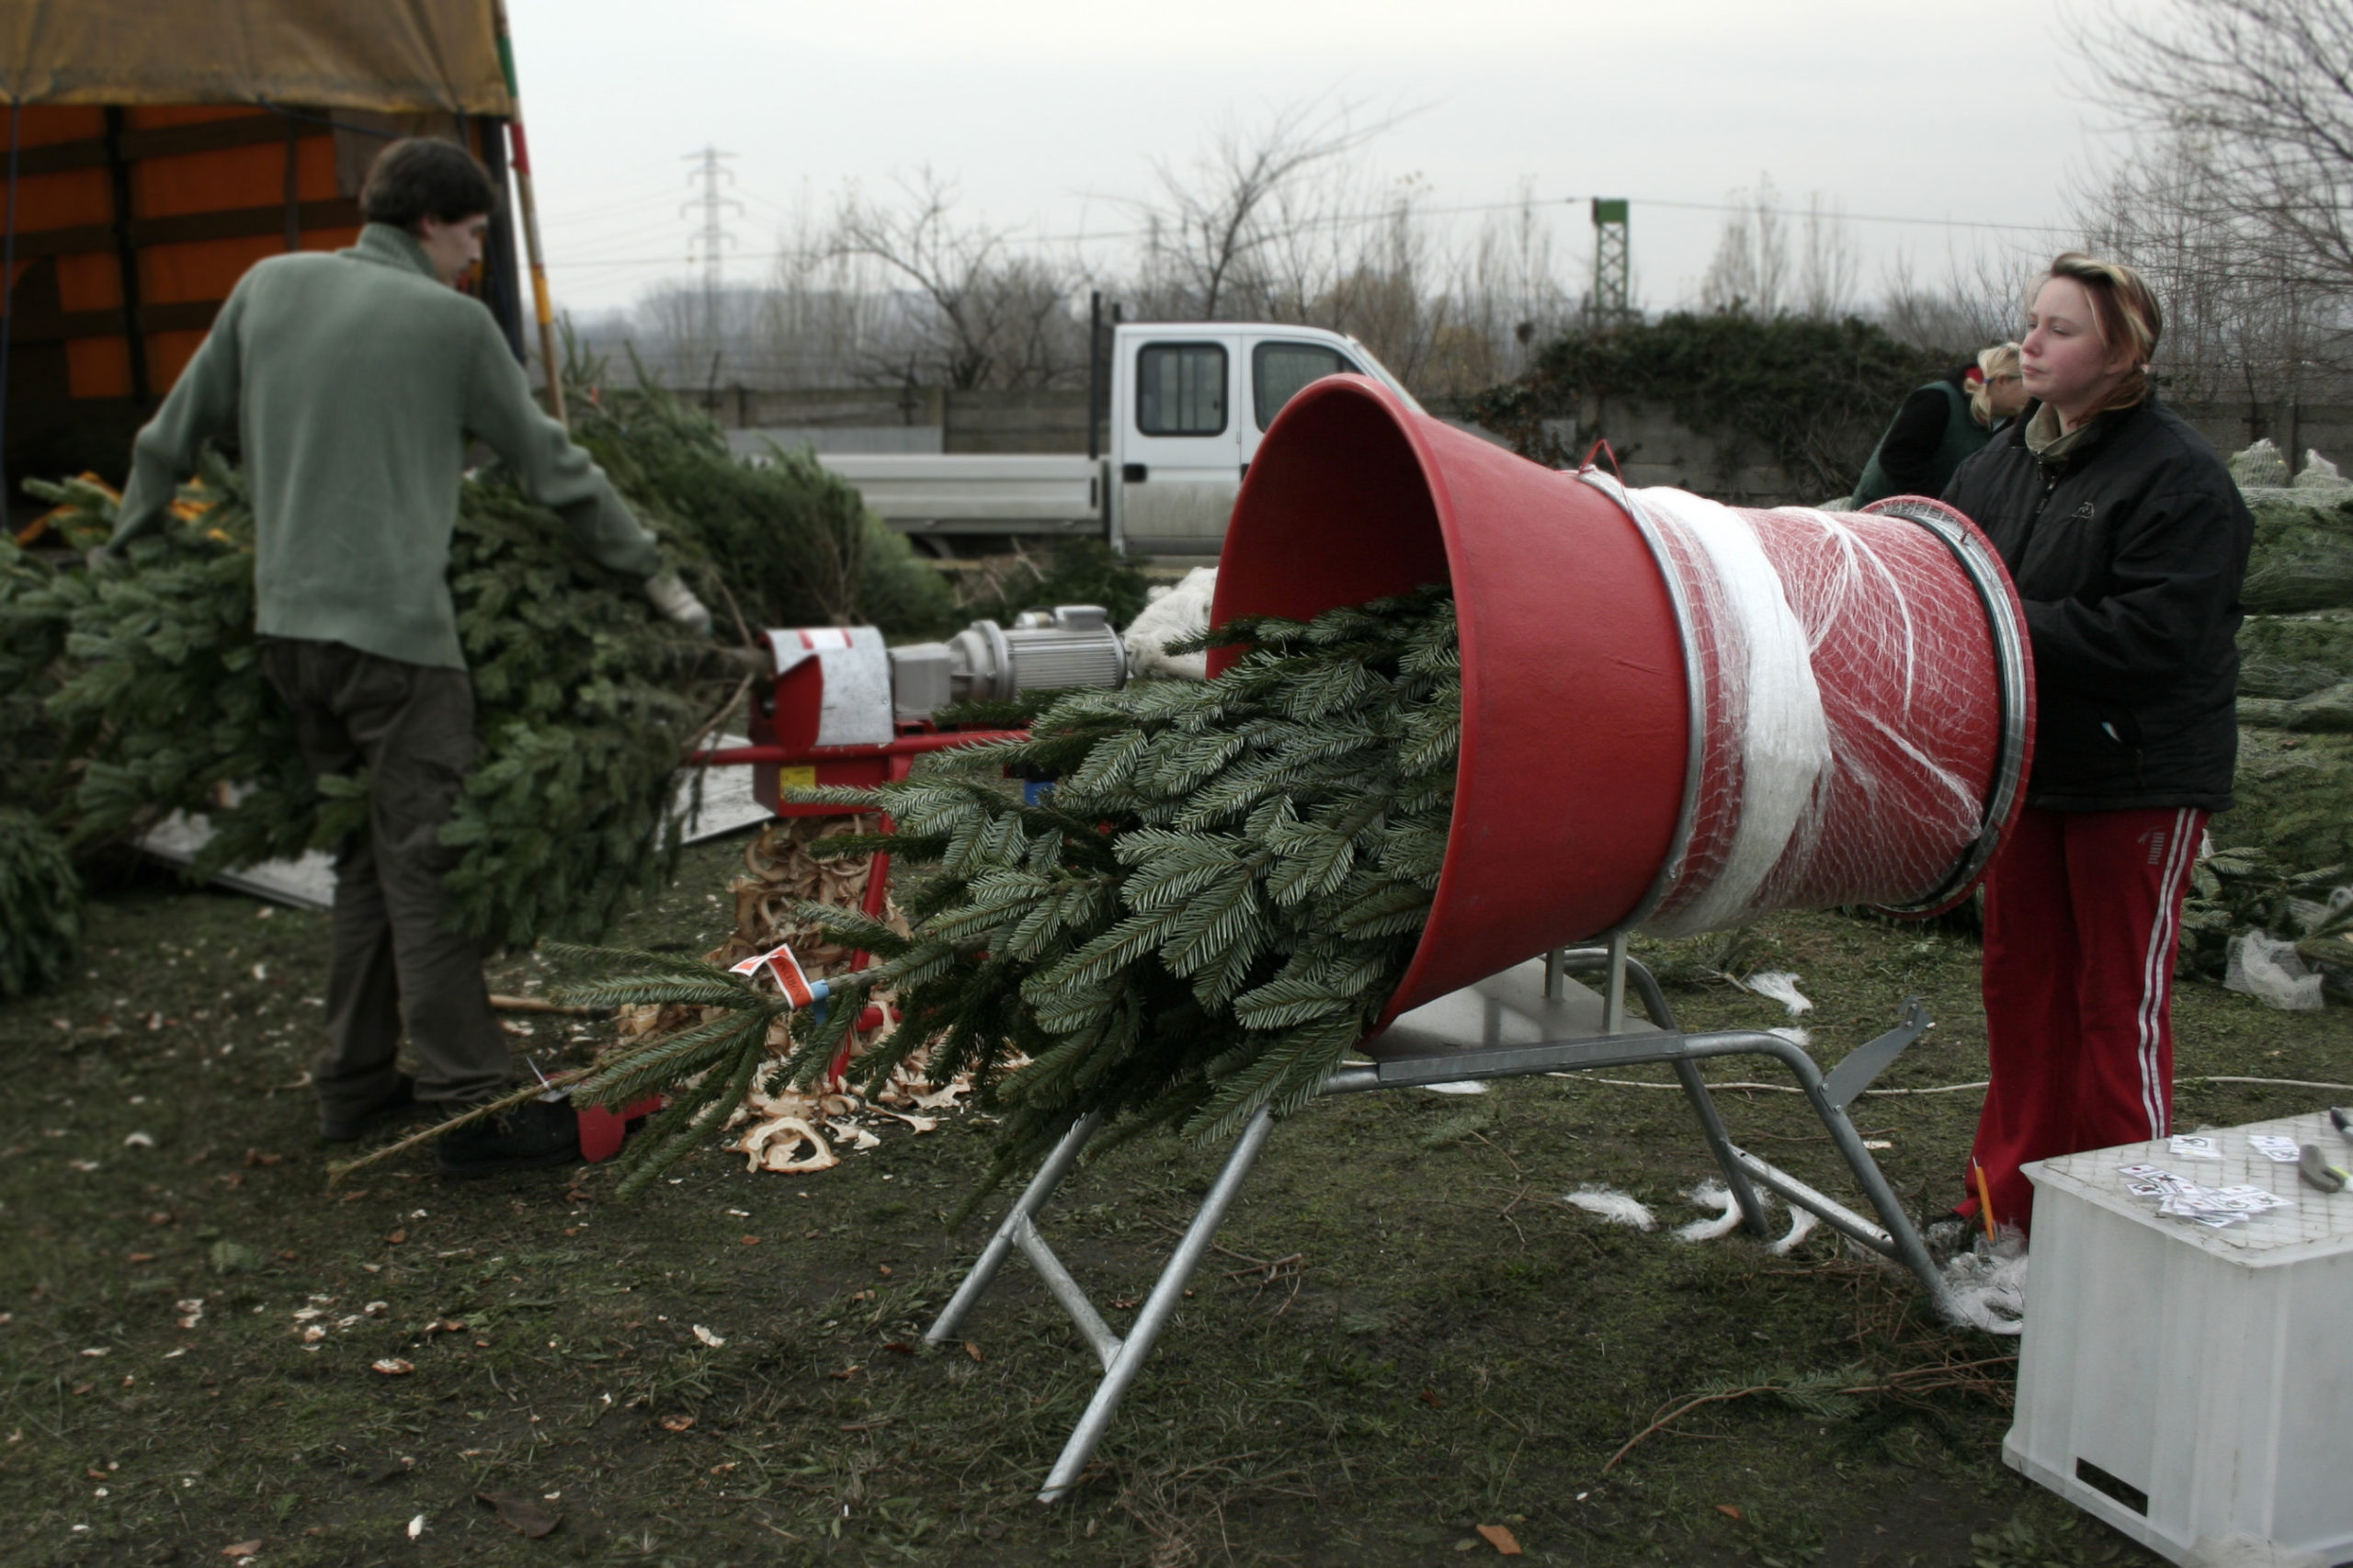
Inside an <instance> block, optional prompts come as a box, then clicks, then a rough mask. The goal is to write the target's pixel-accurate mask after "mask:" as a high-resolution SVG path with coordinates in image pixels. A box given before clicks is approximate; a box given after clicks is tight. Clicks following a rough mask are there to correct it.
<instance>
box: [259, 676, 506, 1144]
mask: <svg viewBox="0 0 2353 1568" xmlns="http://www.w3.org/2000/svg"><path fill="white" fill-rule="evenodd" d="M262 668H263V670H264V671H265V672H266V673H267V675H268V676H269V682H270V684H271V685H272V686H274V687H277V688H278V695H279V696H281V697H283V698H284V699H286V702H287V705H288V706H289V707H290V708H291V709H292V710H293V711H294V719H295V722H296V724H297V725H299V726H300V729H301V745H302V760H303V762H304V763H305V764H307V765H308V766H309V767H310V769H311V772H312V774H313V776H314V777H323V776H325V775H330V774H350V773H355V772H357V771H358V770H359V769H360V768H362V767H365V768H366V769H367V770H368V826H367V829H366V830H365V831H364V832H358V833H354V834H353V835H351V836H350V837H349V838H347V839H346V840H345V841H344V842H343V843H342V844H341V845H339V846H336V849H335V948H334V956H333V959H332V960H331V963H330V967H329V970H328V973H327V1014H326V1026H327V1043H326V1044H325V1046H324V1048H322V1049H321V1050H320V1051H319V1053H318V1055H317V1057H316V1058H315V1059H313V1062H312V1064H311V1081H312V1083H313V1085H315V1086H316V1087H317V1089H318V1092H319V1105H320V1108H322V1109H323V1110H324V1112H325V1113H326V1114H327V1115H328V1117H329V1118H330V1119H333V1118H335V1116H337V1115H342V1114H356V1113H358V1112H360V1111H363V1110H366V1109H367V1108H369V1107H371V1106H374V1105H376V1104H377V1103H378V1102H380V1101H381V1100H382V1099H383V1098H384V1097H385V1096H387V1095H389V1094H390V1093H391V1092H392V1089H393V1087H394V1085H395V1084H396V1083H397V1082H398V1076H397V1074H396V1073H395V1071H394V1069H393V1060H394V1058H395V1057H396V1056H397V1055H398V1054H399V1051H400V1041H401V1025H402V1022H403V1020H404V1019H405V1020H406V1022H407V1025H408V1039H409V1048H410V1051H411V1052H412V1054H413V1055H414V1057H415V1062H416V1097H417V1098H418V1099H420V1100H428V1101H437V1100H438V1101H443V1102H449V1101H460V1102H463V1101H478V1100H483V1099H489V1098H491V1097H493V1096H496V1095H497V1094H499V1093H500V1092H502V1091H503V1090H504V1089H505V1088H506V1084H507V1076H508V1072H509V1066H508V1062H507V1056H506V1035H505V1033H504V1032H503V1031H502V1030H501V1029H500V1028H499V1027H498V1020H497V1018H496V1017H494V1016H493V1014H492V1012H491V1009H490V990H489V987H488V986H487V985H486V984H485V983H483V972H482V947H481V944H480V943H478V942H476V941H475V940H474V939H473V938H472V937H462V936H460V935H458V934H457V933H456V932H454V931H451V930H450V929H449V927H448V926H447V925H446V924H445V923H444V916H445V914H446V908H447V898H446V895H445V894H444V892H442V878H443V877H444V876H445V875H446V874H447V873H448V872H449V868H450V867H451V866H453V865H454V864H456V862H457V858H458V852H457V851H455V850H453V849H450V848H448V847H447V846H444V845H443V844H442V843H441V826H442V824H444V823H446V822H448V821H449V813H450V812H452V811H453V810H454V809H455V808H456V806H457V802H458V794H459V791H460V790H461V789H462V788H463V787H464V784H465V779H466V772H467V769H468V768H470V767H472V766H473V758H474V692H473V681H472V677H470V676H468V675H467V674H466V672H465V671H463V670H452V669H439V668H435V667H432V666H429V665H408V664H403V663H401V662H400V661H398V660H396V659H385V658H380V657H378V656H377V655H375V654H373V653H361V652H360V651H359V650H358V649H357V648H350V647H346V646H345V645H344V644H342V643H340V642H310V641H305V640H302V639H298V638H288V637H266V638H264V639H263V640H262Z"/></svg>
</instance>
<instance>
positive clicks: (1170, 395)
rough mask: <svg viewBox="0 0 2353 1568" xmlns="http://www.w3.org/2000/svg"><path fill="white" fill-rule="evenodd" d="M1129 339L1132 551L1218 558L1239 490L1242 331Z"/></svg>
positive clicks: (1126, 442) (1123, 466)
mask: <svg viewBox="0 0 2353 1568" xmlns="http://www.w3.org/2000/svg"><path fill="white" fill-rule="evenodd" d="M1131 342H1132V343H1133V347H1132V349H1131V351H1130V353H1129V354H1128V356H1127V362H1126V363H1125V364H1123V365H1121V366H1120V376H1121V377H1123V378H1124V379H1125V380H1126V381H1127V382H1128V386H1127V389H1126V390H1127V391H1128V392H1130V394H1131V395H1130V396H1128V397H1125V398H1122V399H1120V400H1119V406H1120V407H1122V408H1124V409H1125V410H1126V414H1127V420H1128V427H1127V429H1126V430H1124V431H1122V432H1121V439H1120V524H1121V526H1120V534H1121V536H1122V538H1123V540H1124V542H1125V544H1126V548H1127V550H1128V551H1129V553H1131V554H1135V555H1215V554H1216V553H1217V552H1218V551H1219V550H1221V549H1222V548H1223V546H1224V543H1225V523H1226V519H1227V518H1228V517H1231V516H1232V515H1233V498H1234V496H1235V495H1236V494H1238V493H1239V492H1240V491H1241V488H1242V427H1243V426H1244V425H1245V423H1246V421H1245V419H1243V418H1238V417H1236V413H1237V410H1236V408H1235V406H1234V405H1235V403H1236V401H1237V399H1238V397H1239V394H1240V390H1241V381H1242V367H1241V365H1240V363H1239V358H1240V355H1239V349H1240V347H1241V343H1240V340H1239V336H1238V335H1235V336H1219V335H1211V334H1204V333H1201V332H1199V331H1187V330H1186V329H1184V328H1181V327H1178V328H1172V329H1170V331H1169V332H1168V334H1167V335H1165V336H1162V335H1142V334H1139V335H1137V337H1135V338H1134V339H1131Z"/></svg>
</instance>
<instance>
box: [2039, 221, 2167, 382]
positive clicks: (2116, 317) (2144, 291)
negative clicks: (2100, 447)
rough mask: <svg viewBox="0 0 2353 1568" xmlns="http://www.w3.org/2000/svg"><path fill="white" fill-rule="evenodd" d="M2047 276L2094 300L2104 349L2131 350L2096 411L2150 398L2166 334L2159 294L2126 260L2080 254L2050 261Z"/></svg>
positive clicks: (2096, 330)
mask: <svg viewBox="0 0 2353 1568" xmlns="http://www.w3.org/2000/svg"><path fill="white" fill-rule="evenodd" d="M2047 276H2049V277H2052V278H2067V279H2069V280H2071V281H2073V282H2075V283H2080V284H2081V285H2083V289H2084V292H2085V293H2086V295H2088V296H2090V298H2091V302H2092V331H2093V332H2094V333H2096V334H2097V335H2098V337H2099V340H2100V344H2101V346H2102V347H2108V348H2113V347H2116V346H2117V345H2118V344H2119V343H2125V344H2129V345H2130V346H2131V350H2132V359H2133V363H2132V368H2131V369H2130V370H2129V371H2128V372H2126V374H2125V377H2124V380H2123V381H2122V382H2121V383H2120V384H2119V385H2118V387H2117V389H2116V391H2115V392H2111V393H2109V397H2108V401H2107V402H2105V403H2101V404H2100V406H2099V407H2098V408H2097V409H2096V410H2094V411H2093V412H2095V413H2105V412H2106V411H2108V410H2109V409H2111V408H2130V407H2131V406H2132V404H2134V403H2139V402H2140V401H2141V400H2142V399H2143V398H2144V397H2147V396H2148V395H2149V359H2150V357H2151V356H2153V355H2154V354H2155V353H2156V351H2157V339H2158V338H2160V337H2162V336H2164V335H2165V307H2163V306H2162V305H2160V304H2158V303H2157V295H2156V291H2155V290H2153V289H2151V288H2150V287H2149V285H2148V284H2147V283H2146V282H2145V281H2143V278H2142V277H2141V275H2140V274H2139V273H2137V272H2135V271H2133V270H2132V269H2131V267H2127V266H2125V265H2124V264H2123V263H2122V262H2120V261H2102V260H2100V259H2099V258H2098V257H2097V256H2086V255H2085V254H2084V253H2083V252H2082V251H2078V250H2071V251H2063V252H2062V253H2061V254H2060V255H2058V256H2054V257H2052V262H2051V271H2050V272H2049V274H2048V275H2047Z"/></svg>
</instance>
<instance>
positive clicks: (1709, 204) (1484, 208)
mask: <svg viewBox="0 0 2353 1568" xmlns="http://www.w3.org/2000/svg"><path fill="white" fill-rule="evenodd" d="M722 155H725V154H722ZM1590 199H1591V198H1589V197H1584V196H1559V197H1543V198H1540V199H1535V200H1531V201H1473V202H1462V203H1459V204H1454V205H1449V206H1445V207H1416V208H1414V209H1413V210H1414V211H1415V212H1418V213H1421V214H1424V215H1426V216H1430V217H1448V216H1456V215H1461V214H1465V213H1472V212H1509V211H1516V210H1519V209H1521V208H1545V207H1573V206H1575V205H1577V204H1579V203H1581V202H1586V201H1589V200H1590ZM1632 203H1633V205H1634V206H1636V207H1664V208H1667V209H1669V210H1676V211H1686V212H1728V213H1741V212H1763V213H1768V214H1770V215H1772V216H1775V217H1781V218H1817V219H1818V218H1829V219H1831V220H1833V221H1836V222H1853V223H1893V224H1902V225H1909V226H1912V227H1916V228H1935V229H1966V230H1986V231H1992V232H1995V233H2020V234H2040V235H2052V234H2059V235H2066V236H2074V235H2076V234H2078V233H2080V231H2079V230H2078V229H2077V228H2076V227H2075V226H2074V225H2070V224H2063V223H2008V222H1996V221H1995V220H1991V219H1983V218H1917V217H1900V216H1897V215H1894V214H1891V213H1884V212H1844V211H1838V210H1830V211H1826V212H1825V211H1821V210H1812V209H1807V208H1800V207H1764V206H1758V205H1756V204H1754V203H1748V202H1730V201H1672V200H1665V199H1651V198H1647V197H1636V198H1633V199H1632ZM1396 212H1397V209H1396V208H1393V207H1390V208H1381V209H1377V210H1370V211H1365V212H1337V213H1331V214H1328V215H1326V216H1324V217H1322V218H1318V219H1314V220H1311V221H1310V222H1309V224H1308V225H1306V226H1310V227H1325V226H1329V225H1334V224H1343V223H1367V222H1377V221H1379V220H1381V219H1383V218H1389V217H1393V216H1395V215H1396ZM1149 233H1151V231H1150V230H1146V229H1100V230H1095V231H1092V232H1081V233H1067V234H1030V235H1028V236H1023V235H1022V234H1021V233H1020V231H1019V230H1011V231H1008V232H1007V234H1006V237H1007V238H1021V237H1027V238H1028V239H1029V240H1030V241H1031V242H1032V243H1034V244H1107V243H1109V242H1111V241H1115V240H1140V239H1143V238H1145V237H1146V236H1147V235H1148V234H1149ZM617 237H619V236H617ZM738 254H739V255H740V256H742V258H743V259H744V260H745V261H773V260H776V259H779V258H780V257H783V256H791V255H794V254H796V253H794V252H791V251H786V250H767V251H743V252H739V253H738ZM548 265H549V266H551V267H567V266H568V267H637V266H649V267H660V266H664V265H667V264H666V263H665V261H664V260H663V259H662V258H659V257H651V256H645V257H612V258H609V259H600V260H596V261H574V262H564V261H557V260H552V259H551V261H550V262H549V264H548ZM706 265H707V264H706Z"/></svg>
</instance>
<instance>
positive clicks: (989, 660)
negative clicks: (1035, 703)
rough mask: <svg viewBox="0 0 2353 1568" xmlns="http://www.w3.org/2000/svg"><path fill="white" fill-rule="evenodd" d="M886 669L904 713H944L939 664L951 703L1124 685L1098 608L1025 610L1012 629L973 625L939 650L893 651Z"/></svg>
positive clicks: (1118, 654)
mask: <svg viewBox="0 0 2353 1568" xmlns="http://www.w3.org/2000/svg"><path fill="white" fill-rule="evenodd" d="M943 654H944V657H943ZM942 665H944V666H945V675H946V680H945V683H944V684H945V686H946V687H947V698H946V700H947V701H949V702H1002V701H1006V700H1009V699H1012V698H1014V697H1017V696H1018V695H1020V694H1021V693H1022V692H1025V691H1055V690H1061V689H1063V688H1066V687H1121V686H1125V685H1126V684H1127V680H1128V653H1127V649H1126V648H1125V647H1124V646H1123V645H1122V644H1121V643H1120V637H1119V634H1118V633H1117V632H1115V631H1112V630H1111V625H1110V618H1109V616H1108V614H1107V613H1106V612H1105V611H1104V609H1103V608H1102V607H1101V606H1100V605H1058V606H1056V607H1055V608H1053V609H1051V610H1024V611H1023V612H1022V613H1021V614H1020V615H1018V616H1017V617H1015V618H1014V622H1013V624H1012V625H1011V626H999V625H998V624H997V623H996V622H995V621H994V620H977V621H974V622H973V623H972V625H970V626H968V627H966V628H965V629H964V630H963V631H960V632H958V633H957V634H956V635H955V636H954V637H952V638H950V639H949V641H948V642H946V643H945V644H944V645H943V644H940V643H937V642H933V643H926V644H923V645H922V646H920V647H916V648H902V649H894V650H892V666H893V667H892V676H893V679H892V693H893V695H892V706H893V707H895V708H896V709H897V710H898V711H899V712H901V713H903V714H913V713H915V712H929V711H931V710H933V709H935V708H938V707H939V706H942V703H941V702H940V701H939V700H938V697H937V695H936V694H937V693H938V689H939V687H940V686H941V685H942V684H943V683H942V682H941V681H940V679H939V674H940V669H941V666H942ZM918 703H920V704H921V706H920V707H917V706H916V704H918Z"/></svg>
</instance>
